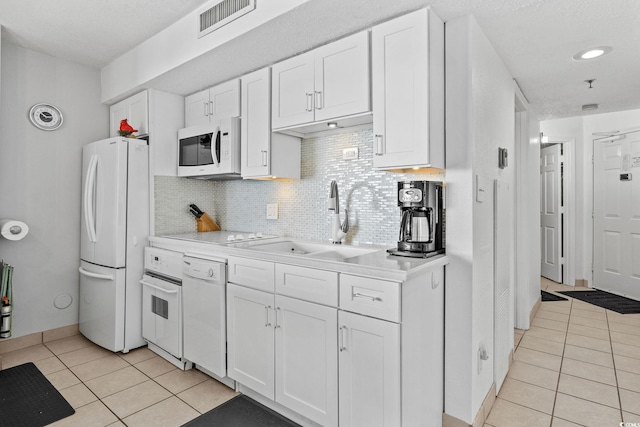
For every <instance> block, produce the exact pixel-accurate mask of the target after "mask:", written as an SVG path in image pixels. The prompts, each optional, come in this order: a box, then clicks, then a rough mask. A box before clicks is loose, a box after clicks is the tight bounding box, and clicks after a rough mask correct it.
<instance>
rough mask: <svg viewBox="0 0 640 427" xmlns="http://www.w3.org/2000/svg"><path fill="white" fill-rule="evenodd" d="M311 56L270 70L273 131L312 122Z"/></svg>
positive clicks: (292, 60) (309, 53)
mask: <svg viewBox="0 0 640 427" xmlns="http://www.w3.org/2000/svg"><path fill="white" fill-rule="evenodd" d="M313 57H314V53H313V52H307V53H305V54H302V55H298V56H295V57H293V58H291V59H288V60H286V61H283V62H280V63H279V64H275V65H274V66H273V101H272V102H273V108H272V113H273V117H272V124H273V128H274V129H276V128H281V127H286V126H293V125H297V124H300V123H309V122H313V121H314V120H313V93H314V91H313V70H314V66H313Z"/></svg>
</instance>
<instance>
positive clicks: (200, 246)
mask: <svg viewBox="0 0 640 427" xmlns="http://www.w3.org/2000/svg"><path fill="white" fill-rule="evenodd" d="M212 233H220V234H217V235H215V234H212ZM223 233H224V234H225V236H223V237H224V239H222V238H221V237H220V236H222V234H223ZM229 234H238V232H215V231H214V232H208V233H188V234H177V235H168V236H149V242H150V243H151V246H154V247H159V248H164V249H168V250H175V251H179V252H183V253H190V254H203V255H207V254H208V255H217V256H224V255H228V256H239V257H246V258H254V259H261V260H265V261H273V262H279V263H283V264H292V265H299V266H303V267H310V268H318V269H322V270H332V271H338V272H340V273H348V274H356V275H360V276H367V277H372V278H376V279H385V280H392V281H398V282H404V281H406V280H409V279H412V278H413V277H416V276H419V275H420V274H421V273H422V272H423V271H424V270H427V269H430V268H433V267H438V266H441V265H446V264H448V263H449V258H448V257H447V256H446V255H436V256H433V257H430V258H410V257H402V256H396V255H389V254H388V253H387V251H386V250H387V249H389V248H390V247H389V246H374V245H353V246H351V245H344V244H343V245H342V246H343V247H354V248H367V249H373V250H374V252H370V253H367V254H363V255H358V256H353V257H349V258H346V259H342V260H334V259H325V258H314V257H313V256H307V255H299V254H293V253H286V252H265V251H259V250H255V249H251V247H250V245H252V244H255V243H256V241H257V240H264V242H265V243H267V242H269V243H271V242H274V243H275V242H278V241H287V240H293V241H296V242H309V243H316V244H318V243H319V244H326V245H327V246H328V249H330V248H331V243H330V242H318V241H309V240H304V239H297V238H289V237H274V236H265V237H264V238H255V239H251V240H249V239H246V237H247V235H248V234H249V233H245V234H244V237H245V239H246V240H243V241H241V242H236V243H230V244H228V243H227V242H226V238H227V236H228V235H229Z"/></svg>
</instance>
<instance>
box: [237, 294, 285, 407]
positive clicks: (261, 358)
mask: <svg viewBox="0 0 640 427" xmlns="http://www.w3.org/2000/svg"><path fill="white" fill-rule="evenodd" d="M273 306H274V301H273V295H272V294H268V293H266V292H261V291H256V290H253V289H248V288H244V287H242V286H236V285H233V284H228V285H227V375H228V376H229V377H230V378H233V379H234V380H236V381H238V382H240V383H242V384H243V385H245V386H247V387H249V388H251V389H252V390H255V391H256V392H258V393H260V394H262V395H263V396H265V397H268V398H269V399H272V400H273V399H274V366H275V365H274V363H275V360H274V356H275V353H274V336H273V335H274V329H273V328H274V325H273V321H274V320H273V313H274V312H273Z"/></svg>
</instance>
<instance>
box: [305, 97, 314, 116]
mask: <svg viewBox="0 0 640 427" xmlns="http://www.w3.org/2000/svg"><path fill="white" fill-rule="evenodd" d="M305 95H306V96H307V108H306V109H305V111H308V112H311V111H313V93H306V94H305Z"/></svg>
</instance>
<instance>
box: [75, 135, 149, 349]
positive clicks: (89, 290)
mask: <svg viewBox="0 0 640 427" xmlns="http://www.w3.org/2000/svg"><path fill="white" fill-rule="evenodd" d="M80 235H81V238H80V268H79V271H80V296H79V300H80V301H79V304H78V306H79V313H78V314H79V324H80V332H81V333H82V334H83V335H84V336H85V337H87V338H88V339H90V340H91V341H93V342H94V343H96V344H98V345H100V346H102V347H104V348H106V349H108V350H111V351H114V352H117V351H122V352H124V353H126V352H128V351H129V350H131V349H134V348H137V347H140V346H143V345H145V344H146V342H145V341H144V339H143V338H142V286H141V284H140V279H141V278H142V274H143V261H144V247H145V246H147V241H148V236H149V147H148V145H147V142H146V141H143V140H136V139H131V138H109V139H104V140H102V141H97V142H93V143H91V144H88V145H86V146H84V148H83V150H82V213H81V230H80Z"/></svg>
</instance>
